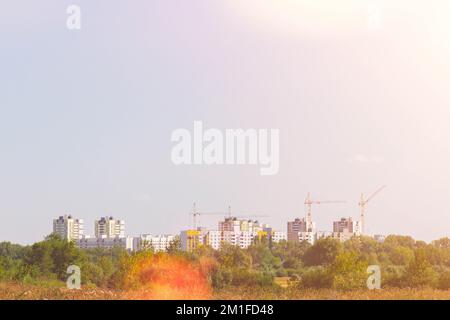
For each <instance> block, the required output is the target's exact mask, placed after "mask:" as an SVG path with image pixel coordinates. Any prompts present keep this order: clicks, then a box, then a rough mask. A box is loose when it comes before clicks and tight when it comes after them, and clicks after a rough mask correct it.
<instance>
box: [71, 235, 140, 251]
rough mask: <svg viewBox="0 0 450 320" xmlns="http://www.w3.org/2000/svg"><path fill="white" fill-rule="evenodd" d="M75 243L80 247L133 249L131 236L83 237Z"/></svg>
mask: <svg viewBox="0 0 450 320" xmlns="http://www.w3.org/2000/svg"><path fill="white" fill-rule="evenodd" d="M76 245H77V246H78V247H79V248H80V249H95V248H105V249H111V248H116V247H119V248H123V249H126V250H128V251H133V250H134V248H133V238H132V237H120V238H119V237H115V238H89V237H84V238H81V239H78V240H77V241H76Z"/></svg>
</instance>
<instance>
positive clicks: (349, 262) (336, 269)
mask: <svg viewBox="0 0 450 320" xmlns="http://www.w3.org/2000/svg"><path fill="white" fill-rule="evenodd" d="M367 266H368V264H367V261H365V260H362V259H361V258H360V257H359V256H358V254H357V253H356V252H354V251H344V252H341V253H339V254H338V255H337V256H336V259H335V261H334V262H333V264H332V265H331V266H330V267H329V270H328V272H329V274H330V278H331V279H332V287H333V288H334V289H337V290H352V289H360V288H364V286H365V285H366V280H367V273H366V271H367Z"/></svg>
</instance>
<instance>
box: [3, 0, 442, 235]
mask: <svg viewBox="0 0 450 320" xmlns="http://www.w3.org/2000/svg"><path fill="white" fill-rule="evenodd" d="M72 4H76V5H78V6H79V7H80V8H81V30H68V29H67V27H66V20H67V18H68V14H67V13H66V9H67V7H68V6H69V5H72ZM449 16H450V4H448V2H447V1H444V0H431V1H426V2H425V1H419V0H412V1H411V0H410V1H406V0H390V1H387V0H380V1H377V0H359V1H354V0H346V1H339V2H337V1H330V0H321V1H317V0H316V1H311V0H309V1H308V0H286V1H279V0H265V1H260V0H242V1H232V0H217V1H201V0H191V1H181V0H164V1H162V0H152V1H148V0H146V1H144V0H135V1H131V2H130V1H117V0H108V1H106V0H89V1H87V0H71V1H61V0H41V1H32V0H14V1H12V0H4V1H2V2H1V4H0V219H1V222H2V223H1V229H0V230H1V231H0V241H12V242H17V243H23V244H28V243H33V242H35V241H39V240H41V239H43V237H44V236H46V235H48V234H49V233H51V231H52V219H54V218H56V217H57V216H60V215H64V214H68V213H70V214H72V215H73V216H75V217H79V218H83V219H84V220H85V229H86V233H88V234H92V233H93V225H94V219H97V218H99V217H101V216H105V215H111V216H114V217H117V218H121V219H124V220H125V221H126V230H127V234H129V235H138V234H141V233H151V234H161V233H164V234H165V233H173V234H176V233H178V232H179V231H180V230H182V229H186V228H188V227H189V226H190V225H191V219H190V217H189V212H190V210H191V206H192V203H193V202H196V203H197V208H198V210H199V211H208V212H211V211H218V212H223V211H227V207H228V206H229V205H231V207H232V211H233V213H235V214H238V215H243V214H244V215H245V214H253V215H268V217H266V218H261V221H262V222H266V223H269V224H270V225H272V226H273V227H274V228H275V229H278V230H281V231H286V224H287V221H289V220H291V219H294V218H296V217H303V216H304V215H305V207H304V205H303V202H304V199H305V197H306V194H307V192H311V194H312V197H313V198H314V199H317V200H346V201H347V203H346V204H329V205H321V206H314V207H313V212H312V213H313V220H315V221H316V224H317V226H318V228H319V229H320V230H330V229H331V228H332V222H333V221H334V220H337V219H339V218H341V217H349V216H351V217H353V218H354V219H358V214H359V209H358V200H359V196H360V194H361V193H362V192H363V193H365V194H366V195H369V194H370V193H372V192H373V191H375V190H376V189H378V188H379V187H380V186H382V185H387V188H386V189H384V190H383V191H382V192H381V193H380V194H378V195H377V197H375V198H374V199H373V200H372V201H371V202H370V203H369V205H368V208H367V212H366V231H368V232H369V233H373V234H385V235H388V234H405V235H411V236H413V237H415V238H417V239H422V240H426V241H430V240H433V239H437V238H440V237H444V236H448V235H449V233H450V203H449V199H450V185H449V184H450V139H449V134H450V129H449V124H448V122H449V120H450V90H448V86H449V84H450V58H449V57H450V55H449V53H450V22H449V21H450V19H449ZM196 120H199V121H203V123H204V125H205V126H206V127H208V128H218V129H220V130H225V129H234V128H242V129H247V128H258V129H272V128H274V129H279V130H280V168H279V172H278V174H277V175H273V176H261V175H260V173H259V167H256V166H252V165H239V166H232V165H228V166H219V165H212V166H207V165H192V166H189V165H184V166H183V165H181V166H176V165H174V164H173V163H172V161H171V158H170V156H171V150H172V147H173V142H172V141H171V133H172V132H173V131H174V130H176V129H178V128H187V129H189V130H192V129H193V124H194V121H196ZM220 218H221V217H220V216H209V217H207V216H205V217H203V218H202V219H201V224H202V225H204V226H206V227H210V228H215V227H216V225H217V221H218V219H220Z"/></svg>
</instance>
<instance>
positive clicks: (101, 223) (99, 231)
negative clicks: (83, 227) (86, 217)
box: [95, 217, 125, 238]
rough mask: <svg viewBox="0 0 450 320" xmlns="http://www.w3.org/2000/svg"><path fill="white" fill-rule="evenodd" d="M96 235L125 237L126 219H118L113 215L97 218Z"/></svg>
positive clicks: (98, 236)
mask: <svg viewBox="0 0 450 320" xmlns="http://www.w3.org/2000/svg"><path fill="white" fill-rule="evenodd" d="M95 237H96V238H115V237H119V238H124V237H125V221H124V220H116V219H114V218H113V217H101V218H100V219H99V220H95Z"/></svg>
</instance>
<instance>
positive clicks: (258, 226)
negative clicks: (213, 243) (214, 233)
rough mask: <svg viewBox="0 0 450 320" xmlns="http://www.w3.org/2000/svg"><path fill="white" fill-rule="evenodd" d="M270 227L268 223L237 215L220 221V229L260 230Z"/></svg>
mask: <svg viewBox="0 0 450 320" xmlns="http://www.w3.org/2000/svg"><path fill="white" fill-rule="evenodd" d="M268 227H269V226H268V225H267V224H263V223H259V222H258V221H256V220H246V219H238V218H236V217H227V218H225V220H224V221H219V231H234V232H239V231H248V232H258V231H263V230H264V229H265V228H268Z"/></svg>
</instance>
